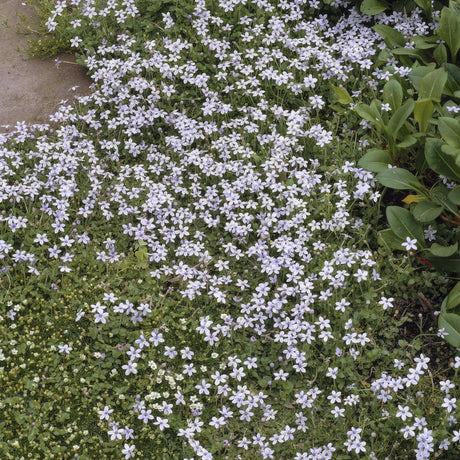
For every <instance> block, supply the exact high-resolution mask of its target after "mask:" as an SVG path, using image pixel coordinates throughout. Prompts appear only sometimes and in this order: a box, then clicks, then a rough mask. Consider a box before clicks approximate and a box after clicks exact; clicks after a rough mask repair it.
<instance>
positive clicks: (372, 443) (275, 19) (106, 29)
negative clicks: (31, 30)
mask: <svg viewBox="0 0 460 460" xmlns="http://www.w3.org/2000/svg"><path fill="white" fill-rule="evenodd" d="M418 3H419V2H417V4H418ZM355 6H356V5H352V4H351V3H350V2H346V1H334V2H329V1H328V2H321V1H319V0H313V1H292V2H291V1H288V0H281V1H279V2H275V1H272V2H270V1H268V0H255V1H248V0H219V1H203V0H198V1H196V2H193V1H186V2H175V1H165V0H163V1H155V2H153V1H147V0H139V1H134V0H108V1H95V0H83V1H81V0H69V1H59V2H56V3H55V4H54V5H53V7H52V8H51V9H50V5H49V4H48V6H47V9H46V10H44V13H46V18H47V19H46V20H45V24H46V27H47V28H48V32H49V33H50V41H47V42H46V43H45V42H43V41H42V42H41V44H40V43H39V42H37V44H36V46H37V48H33V50H35V51H34V52H37V53H38V52H40V53H41V52H43V54H46V53H47V52H48V51H51V52H52V50H53V49H54V44H53V40H56V43H61V41H63V42H65V41H66V40H68V43H69V46H70V47H71V48H72V49H73V50H74V51H75V53H77V54H78V56H79V61H80V62H81V63H84V65H85V66H86V67H87V69H88V72H89V74H90V76H91V78H92V80H93V88H92V92H91V94H90V95H88V96H85V97H80V98H78V100H77V101H76V103H75V104H72V105H66V104H64V105H62V106H61V107H60V109H59V110H58V111H57V112H56V113H55V114H53V115H52V116H51V117H50V123H49V124H42V125H32V126H27V125H26V124H24V123H18V124H17V125H16V126H14V127H11V129H10V130H8V131H7V132H5V133H4V134H2V135H1V136H0V181H1V182H0V184H1V185H0V260H1V263H2V268H1V272H0V287H1V289H0V306H1V309H0V333H1V334H0V388H1V393H0V409H1V416H0V454H1V457H2V458H5V459H20V458H34V459H41V458H55V459H69V458H75V459H80V460H84V459H88V460H90V459H94V458H104V459H105V458H106V459H117V458H120V459H121V458H124V459H129V458H144V459H165V460H166V459H181V460H182V459H183V460H186V459H187V460H190V459H192V458H203V459H212V458H215V459H227V458H228V459H254V458H263V459H291V458H292V459H295V460H303V459H351V458H366V459H385V458H394V459H411V458H417V459H428V458H444V459H456V458H458V447H459V442H460V428H459V425H458V420H459V409H458V404H457V400H458V398H459V391H458V372H459V370H458V369H459V368H460V356H458V349H456V348H455V346H452V344H449V343H448V341H449V340H450V341H451V342H452V340H451V338H452V331H451V330H449V329H447V328H443V327H438V324H437V321H438V318H437V317H438V316H439V314H440V311H441V305H444V307H445V308H446V309H449V308H450V307H451V306H452V305H454V304H456V302H457V300H456V299H457V297H458V288H454V289H453V290H450V289H451V287H452V286H453V285H454V281H453V279H451V278H452V277H451V278H449V277H448V275H449V274H448V273H443V272H437V271H435V270H431V269H428V266H427V265H426V264H423V262H421V260H420V258H421V256H419V255H418V254H417V253H416V252H414V248H413V242H412V241H409V242H406V243H407V244H406V245H405V246H407V247H405V246H400V248H399V249H404V252H402V253H401V252H396V253H393V251H392V249H393V248H392V247H391V246H389V245H388V244H382V243H383V242H384V241H387V239H385V238H382V233H383V231H385V230H384V229H385V227H386V225H387V224H386V218H385V214H386V215H388V216H390V215H391V213H392V212H393V213H394V214H395V215H396V216H397V215H398V214H397V213H398V212H399V213H401V211H395V209H394V208H398V209H399V208H400V209H402V211H403V212H407V213H409V214H410V211H409V210H406V209H403V208H402V207H400V204H401V200H400V198H404V197H405V196H406V195H407V194H404V195H403V196H402V197H399V196H398V195H389V194H388V193H386V194H383V188H382V187H381V185H379V176H376V175H375V172H377V171H372V170H370V171H368V170H366V169H365V168H363V167H362V166H361V165H359V164H358V162H359V161H360V160H361V159H362V158H363V156H364V155H365V154H366V151H367V150H368V148H374V147H375V146H374V145H372V144H373V143H375V142H376V139H377V140H385V142H386V143H387V144H388V145H390V149H389V151H388V152H387V153H386V154H387V155H388V157H389V158H390V159H391V161H390V162H389V163H387V165H386V166H387V167H386V169H385V170H388V171H393V169H394V168H388V164H389V165H390V166H393V163H392V162H393V161H394V160H395V156H397V155H399V154H400V152H399V150H398V149H399V148H400V147H398V143H400V139H399V138H398V137H397V136H399V133H400V132H401V131H404V130H405V131H407V135H408V136H410V135H411V133H412V131H414V130H415V129H417V128H418V127H419V125H418V124H412V125H411V123H410V117H412V115H411V114H412V112H413V110H414V107H412V103H410V102H409V103H408V102H407V100H410V98H411V97H412V98H413V94H415V93H413V94H412V95H410V94H409V93H408V91H409V89H411V87H410V85H411V80H410V79H405V77H406V76H407V74H408V73H409V72H407V73H406V74H404V72H400V77H401V78H400V79H394V80H390V81H395V82H397V83H398V84H399V85H400V87H401V91H399V89H398V88H399V87H397V86H396V83H388V82H387V80H389V79H390V77H391V75H392V73H391V72H390V70H391V69H387V68H383V69H382V66H383V65H387V67H390V66H393V69H394V72H395V73H397V72H396V71H397V70H398V68H399V67H398V65H397V62H395V59H396V58H394V57H393V56H392V54H391V49H388V48H389V47H388V44H387V43H386V42H385V40H384V37H382V36H381V34H379V33H378V31H376V30H374V29H373V27H374V28H375V27H376V26H380V28H381V27H383V26H386V27H388V28H392V29H394V30H398V32H400V33H402V34H404V37H406V39H407V40H408V41H409V42H410V40H411V39H412V38H413V37H417V36H419V37H425V38H426V40H429V37H430V36H431V34H432V33H433V31H436V30H437V29H438V27H439V22H438V18H439V17H440V16H439V15H440V13H439V14H438V13H437V10H435V9H433V11H431V14H430V15H426V13H424V12H423V11H422V10H421V9H419V8H414V9H413V10H411V14H410V15H407V14H405V12H404V11H401V12H400V11H393V12H386V11H383V12H380V13H379V14H377V15H376V16H372V17H371V16H369V15H366V14H363V13H362V12H360V11H359V9H358V8H356V7H355ZM43 17H45V14H44V16H43ZM377 30H378V28H377ZM386 30H388V29H386ZM43 43H45V45H43ZM56 46H57V45H56ZM400 48H404V44H401V46H400ZM382 53H383V54H382ZM385 53H386V57H385ZM384 57H385V59H386V60H385V61H384V62H382V61H383V60H384ZM387 60H388V62H387ZM409 70H410V69H409ZM433 70H435V71H436V69H433ZM389 85H393V88H391V87H389ZM390 90H391V91H390ZM381 91H383V95H384V97H387V95H389V94H390V93H392V92H393V93H394V94H400V93H401V92H402V95H401V97H400V98H399V96H398V97H390V96H388V97H389V102H388V104H389V105H390V108H392V109H394V110H395V113H398V110H399V109H400V108H401V107H404V112H402V111H401V112H400V113H402V115H401V116H398V117H397V118H396V119H394V118H393V117H394V115H393V117H391V116H390V114H388V119H385V125H382V126H383V127H382V129H381V132H378V129H379V121H380V120H378V119H375V117H374V120H373V121H374V127H372V125H371V122H372V120H369V119H368V118H366V117H364V120H363V119H362V117H361V115H362V114H363V113H364V111H365V109H364V107H369V108H370V109H368V111H373V110H374V108H375V110H379V111H380V112H379V113H381V111H382V104H386V103H387V102H385V101H384V102H383V103H381V102H378V101H379V98H380V96H381ZM403 98H405V99H404V102H403ZM399 99H401V100H399ZM373 100H375V101H376V102H372V101H373ZM391 104H394V106H392V105H391ZM413 104H414V106H415V102H413ZM398 107H399V108H398ZM409 109H410V110H409ZM383 112H385V110H383ZM409 112H410V113H409ZM406 113H407V115H406V116H405V117H404V116H403V115H404V114H406ZM383 116H384V114H382V117H383ZM398 118H400V120H402V121H398ZM452 119H454V118H452ZM391 120H394V121H393V122H392V121H391ZM376 122H377V123H376ZM386 123H391V127H390V128H388V129H386V128H385V126H386ZM409 125H411V126H412V128H411V127H410V126H409ZM431 129H432V127H431V126H430V127H429V128H427V132H428V130H431ZM433 129H434V128H433ZM411 130H412V131H411ZM431 132H432V131H430V133H431ZM382 133H383V134H382ZM392 136H393V137H395V139H396V140H394V142H393V140H392ZM414 137H415V139H416V142H419V140H418V138H417V137H416V136H415V135H414ZM442 142H443V141H442ZM446 142H447V141H446ZM393 147H394V150H392V148H393ZM367 155H368V154H367ZM365 158H366V157H365ZM361 161H362V160H361ZM398 161H399V160H398ZM382 171H383V169H382ZM436 172H437V171H436V170H434V173H436ZM407 173H408V174H412V173H411V172H410V171H407ZM379 174H381V172H379ZM433 180H438V179H433ZM444 186H445V187H446V188H449V187H450V184H449V183H447V184H444ZM420 193H422V192H421V191H420ZM423 193H425V192H423ZM449 193H450V192H449ZM389 220H390V225H391V218H390V217H389ZM392 229H393V226H392ZM381 230H382V231H381ZM447 233H448V230H446V234H447ZM443 235H444V233H443V230H442V231H441V229H439V231H438V233H436V232H435V231H434V228H433V227H431V230H430V228H422V229H421V234H420V235H417V243H418V244H419V245H425V246H427V245H428V243H432V242H437V243H438V244H443V243H444V240H441V239H439V240H438V239H437V238H444V236H443ZM396 236H398V235H396ZM403 242H404V240H403ZM417 257H418V258H417ZM449 290H450V294H449ZM446 296H447V298H446ZM444 299H446V300H444ZM444 307H443V308H444ZM453 308H456V307H453ZM446 340H447V341H446Z"/></svg>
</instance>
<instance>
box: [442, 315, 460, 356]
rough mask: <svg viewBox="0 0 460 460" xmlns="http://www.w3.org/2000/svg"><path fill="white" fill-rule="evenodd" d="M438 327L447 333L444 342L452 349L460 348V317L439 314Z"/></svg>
mask: <svg viewBox="0 0 460 460" xmlns="http://www.w3.org/2000/svg"><path fill="white" fill-rule="evenodd" d="M438 327H439V328H440V329H444V330H445V331H446V332H447V334H448V335H447V337H446V341H447V342H448V343H450V344H451V345H452V346H453V347H456V348H458V347H460V315H456V314H455V313H441V314H440V315H439V320H438Z"/></svg>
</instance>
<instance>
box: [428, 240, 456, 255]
mask: <svg viewBox="0 0 460 460" xmlns="http://www.w3.org/2000/svg"><path fill="white" fill-rule="evenodd" d="M429 251H430V252H431V254H433V255H434V256H436V257H450V256H453V255H454V254H456V253H457V252H458V243H455V244H453V245H452V246H441V245H440V244H438V243H433V244H432V246H431V247H430V248H429Z"/></svg>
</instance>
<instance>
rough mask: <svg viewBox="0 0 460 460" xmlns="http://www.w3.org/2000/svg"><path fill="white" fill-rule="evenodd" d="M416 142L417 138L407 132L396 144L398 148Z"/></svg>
mask: <svg viewBox="0 0 460 460" xmlns="http://www.w3.org/2000/svg"><path fill="white" fill-rule="evenodd" d="M416 143H417V138H416V137H414V136H411V135H410V134H408V135H407V136H405V137H404V139H403V140H402V141H401V142H399V143H398V144H396V146H397V147H399V148H407V147H410V146H412V145H414V144H416Z"/></svg>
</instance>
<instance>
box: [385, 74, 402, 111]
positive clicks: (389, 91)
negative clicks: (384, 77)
mask: <svg viewBox="0 0 460 460" xmlns="http://www.w3.org/2000/svg"><path fill="white" fill-rule="evenodd" d="M382 97H383V102H385V103H386V104H390V107H391V109H392V110H397V109H399V107H401V104H402V99H403V90H402V86H401V84H400V83H399V82H398V81H397V80H395V79H394V78H392V79H391V80H388V82H387V83H385V86H384V87H383V94H382Z"/></svg>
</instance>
